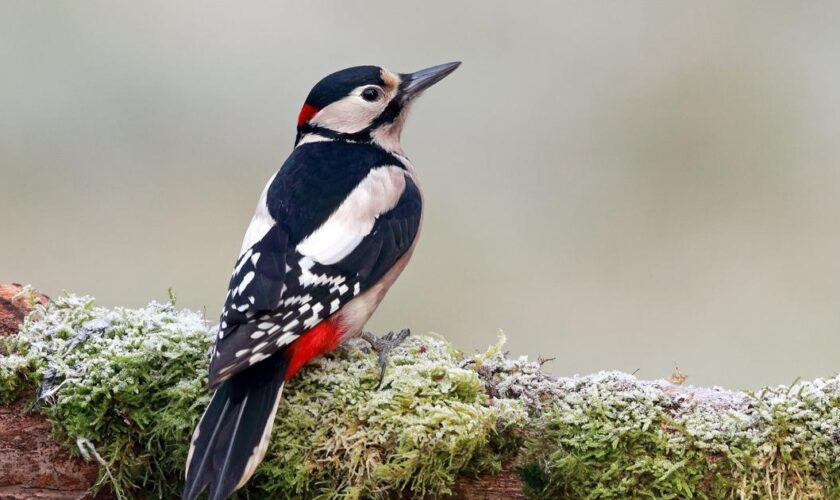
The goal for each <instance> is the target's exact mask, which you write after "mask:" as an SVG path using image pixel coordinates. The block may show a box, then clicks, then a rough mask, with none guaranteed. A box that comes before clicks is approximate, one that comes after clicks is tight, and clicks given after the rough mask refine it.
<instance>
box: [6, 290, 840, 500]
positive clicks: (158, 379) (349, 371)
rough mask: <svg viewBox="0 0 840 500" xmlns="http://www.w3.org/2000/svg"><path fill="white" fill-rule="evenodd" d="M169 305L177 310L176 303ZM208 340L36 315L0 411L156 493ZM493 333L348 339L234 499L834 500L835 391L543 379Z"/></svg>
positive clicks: (292, 388)
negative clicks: (384, 366)
mask: <svg viewBox="0 0 840 500" xmlns="http://www.w3.org/2000/svg"><path fill="white" fill-rule="evenodd" d="M173 301H174V300H173ZM212 342H213V331H212V328H208V327H207V325H206V324H205V322H204V320H203V318H202V317H201V315H199V314H198V313H195V312H190V311H179V310H177V309H175V307H174V305H173V304H172V303H170V304H158V303H152V304H150V305H149V306H147V307H145V308H141V309H124V308H116V309H113V310H109V309H105V308H100V307H96V306H95V305H94V302H93V299H91V298H89V297H79V296H73V295H68V296H63V297H59V298H58V299H56V300H54V301H52V302H50V303H49V304H47V305H35V309H34V311H33V313H32V314H31V315H30V316H29V317H28V318H27V319H26V321H25V323H24V325H23V327H22V328H21V331H20V334H19V335H18V336H17V337H15V338H14V339H13V340H6V341H4V351H5V353H6V354H4V355H0V398H3V401H5V402H8V401H11V400H12V399H14V398H16V397H19V396H20V395H21V394H29V393H28V392H24V391H23V389H25V388H26V387H31V388H34V387H35V386H36V385H39V384H40V385H42V387H43V389H44V390H43V391H42V394H41V397H42V398H41V399H42V405H41V407H40V410H39V411H41V412H43V414H44V415H46V417H47V418H48V419H49V420H50V422H51V423H52V425H53V429H54V431H55V434H56V436H57V437H58V439H60V440H61V441H62V442H63V443H65V444H66V445H67V446H68V447H69V448H71V449H75V450H76V451H77V452H78V453H82V454H84V455H85V456H87V457H90V458H91V459H95V460H97V461H99V463H100V464H101V467H100V481H99V485H100V486H101V485H108V487H109V488H111V489H112V490H113V491H114V492H115V493H116V494H117V495H118V496H121V497H134V496H138V495H139V494H140V492H143V493H146V494H152V495H153V496H158V497H163V498H170V497H174V496H177V494H178V493H179V490H180V487H181V481H182V476H181V471H182V468H183V463H184V460H185V457H186V449H187V445H188V442H189V437H190V434H191V432H192V429H193V426H194V425H195V423H196V421H197V419H198V418H199V416H200V414H201V412H202V410H203V408H204V406H205V405H206V403H207V401H208V399H209V398H208V392H207V389H206V371H207V361H208V352H209V349H210V347H211V345H212ZM503 343H504V339H503V337H502V338H500V340H499V342H498V343H497V344H496V345H494V346H492V347H491V348H490V349H489V350H488V351H487V352H486V353H481V354H476V355H473V356H464V355H463V354H461V353H460V352H458V351H456V350H455V349H453V348H452V347H451V345H450V344H448V343H447V342H446V341H445V340H443V339H442V338H440V337H436V336H419V337H411V338H409V339H408V340H407V341H406V342H405V343H404V344H402V345H401V346H399V347H398V348H396V349H395V350H394V351H393V352H392V354H391V361H390V365H389V367H388V370H387V373H386V377H385V382H384V384H383V387H382V388H381V389H376V385H377V382H378V364H377V358H376V355H375V354H374V353H372V352H370V351H369V350H368V348H367V346H366V344H365V343H362V342H351V343H349V344H348V345H346V346H344V347H342V348H340V349H339V350H337V351H336V352H334V353H333V354H331V355H328V356H325V357H323V358H320V359H317V360H315V361H313V362H311V363H310V364H309V365H307V366H306V367H305V368H304V369H303V370H302V371H301V372H300V373H299V374H298V375H297V376H296V377H295V378H294V379H292V381H291V382H290V383H289V384H288V385H287V387H286V389H285V392H284V395H283V396H284V397H283V400H282V402H281V404H280V408H279V410H278V413H277V420H276V425H275V429H274V433H273V435H272V440H271V446H270V449H269V451H268V454H267V455H266V459H265V462H264V463H263V464H262V465H261V466H260V467H259V468H258V469H257V472H256V474H255V475H254V477H253V479H252V480H251V481H250V482H249V483H248V485H247V486H246V487H245V489H244V490H243V491H241V492H240V493H239V496H240V497H244V498H277V497H280V498H371V497H373V498H378V497H388V496H393V495H394V494H395V493H396V494H398V493H399V492H402V493H403V494H409V495H411V496H421V495H439V494H446V493H448V492H450V491H451V487H452V486H453V484H454V482H455V481H456V479H457V478H458V477H459V476H461V475H465V474H467V475H474V474H478V473H481V472H494V471H497V470H499V469H500V467H501V465H502V463H503V462H506V461H509V460H515V461H516V463H517V464H518V468H519V470H520V473H521V475H522V477H523V479H524V480H525V483H526V485H527V492H528V494H529V496H531V497H535V498H642V497H648V498H650V497H654V498H659V497H662V498H675V497H676V498H685V497H698V498H767V497H774V498H778V497H782V496H783V497H785V498H819V497H826V498H831V497H837V496H840V379H838V378H833V379H826V380H816V381H813V382H800V383H796V384H793V385H791V386H788V387H776V388H769V389H764V390H762V391H759V392H757V393H755V394H746V393H739V392H731V391H724V390H716V389H699V388H687V387H677V386H674V385H672V384H670V383H668V382H665V381H654V382H644V381H639V380H636V379H635V378H634V377H633V376H631V375H626V374H623V373H618V372H602V373H597V374H594V375H589V376H584V377H572V378H556V377H552V376H550V375H548V374H546V373H545V372H543V371H542V370H541V365H542V363H541V362H540V361H530V360H528V359H527V358H525V357H518V358H510V357H509V356H507V355H506V354H505V353H503V351H502V346H503Z"/></svg>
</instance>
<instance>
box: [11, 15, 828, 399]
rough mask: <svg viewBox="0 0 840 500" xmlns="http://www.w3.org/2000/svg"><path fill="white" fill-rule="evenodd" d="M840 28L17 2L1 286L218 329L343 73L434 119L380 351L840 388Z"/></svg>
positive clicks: (811, 23) (822, 22)
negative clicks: (350, 70) (255, 228)
mask: <svg viewBox="0 0 840 500" xmlns="http://www.w3.org/2000/svg"><path fill="white" fill-rule="evenodd" d="M838 16H840V8H838V4H836V3H835V4H831V3H819V2H809V3H807V4H806V3H789V4H774V3H770V2H755V3H751V4H749V3H735V2H704V3H703V5H700V4H697V3H687V2H685V3H684V2H670V1H668V2H648V3H636V2H527V3H522V2H505V1H493V2H489V1H487V2H474V3H456V2H443V1H439V2H429V1H424V2H410V3H408V2H384V1H383V2H366V1H356V2H335V3H333V2H295V3H292V2H283V3H281V2H275V3H267V2H252V3H241V2H237V3H231V2H214V3H210V2H200V3H199V2H190V3H178V2H168V1H167V2H142V3H131V4H129V3H123V4H117V3H113V2H64V3H59V2H28V1H19V2H18V1H15V2H12V1H6V2H3V3H2V4H0V71H2V78H0V235H2V238H3V239H2V245H0V281H4V282H8V281H20V282H25V283H32V284H33V285H35V286H37V287H38V288H40V289H42V290H44V291H46V292H48V293H53V294H55V293H59V292H60V291H61V290H64V289H66V290H70V291H74V292H79V293H89V294H92V295H95V296H96V297H97V298H98V299H99V301H100V303H102V304H105V305H126V306H139V305H142V304H144V303H146V302H147V301H149V300H151V299H153V298H157V299H160V300H163V299H165V298H166V289H167V287H173V288H174V289H175V290H176V292H177V293H178V297H179V301H180V304H181V305H183V306H186V307H190V308H194V309H201V308H205V307H206V309H207V315H208V319H212V320H215V319H216V316H217V313H218V311H219V310H220V308H221V303H222V298H223V295H224V292H225V287H226V285H227V280H228V277H229V273H230V270H231V268H232V265H233V262H234V259H235V258H236V255H237V253H238V250H239V246H240V242H241V238H242V235H243V233H244V231H245V228H246V226H247V224H248V221H249V219H250V217H251V214H252V212H253V209H254V206H255V203H256V200H257V197H258V195H259V192H260V190H261V189H262V187H263V185H264V183H265V182H266V180H267V179H268V177H269V176H270V175H271V174H272V173H273V172H274V171H275V170H276V169H277V168H278V167H279V166H280V165H281V164H282V162H283V160H284V159H285V157H286V155H287V154H288V153H289V151H290V148H291V145H292V141H293V137H294V126H295V120H296V117H297V113H298V110H299V108H300V106H301V104H302V102H303V100H304V98H305V96H306V94H307V93H308V91H309V89H310V87H311V86H312V85H313V84H314V83H315V82H316V81H317V80H319V79H320V78H321V77H323V76H324V75H326V74H327V73H330V72H332V71H334V70H338V69H341V68H344V67H347V66H352V65H357V64H378V65H383V66H386V67H389V68H391V69H394V70H396V71H411V70H416V69H419V68H422V67H425V66H430V65H433V64H437V63H442V62H447V61H450V60H455V59H459V60H463V61H464V64H463V66H462V67H461V68H460V69H459V70H458V71H457V72H456V73H455V74H454V75H452V76H451V77H450V78H448V79H446V80H445V81H444V82H442V83H441V84H440V85H439V86H436V87H435V88H434V89H432V90H430V91H429V92H428V93H427V94H426V95H425V96H424V97H423V98H422V99H421V100H420V102H419V103H418V104H417V105H416V106H415V108H414V113H413V116H412V117H411V119H410V120H409V123H408V125H407V127H406V129H405V131H404V134H403V138H404V140H403V144H404V146H405V149H406V151H407V152H408V154H409V156H410V157H411V158H412V159H413V161H414V162H415V164H416V165H417V168H418V170H419V172H420V174H421V176H422V180H423V183H424V187H425V190H426V193H427V217H426V221H425V226H424V232H423V235H422V241H421V244H420V247H419V249H418V252H417V254H416V255H415V258H414V261H413V262H412V264H411V265H410V266H409V267H408V269H407V271H406V273H405V274H404V276H403V278H402V279H401V280H400V281H399V282H398V284H397V286H396V287H395V288H394V289H393V291H392V293H391V294H390V296H389V297H388V299H386V301H385V302H384V304H383V306H382V307H381V308H380V311H379V312H378V313H377V315H376V316H375V317H374V319H373V320H372V322H371V324H370V326H371V327H372V329H374V330H376V331H379V332H382V331H385V330H387V329H392V328H400V327H405V326H410V327H412V328H413V329H414V331H415V332H425V331H436V332H439V333H441V334H443V335H445V336H446V337H447V338H449V339H450V340H452V341H453V342H454V343H455V344H456V345H458V346H460V347H461V348H463V349H464V350H467V351H471V350H474V349H483V348H485V347H486V346H487V345H488V344H490V343H492V342H494V341H495V338H496V331H497V330H498V329H500V328H501V329H503V330H505V332H506V333H507V335H508V338H509V343H508V348H509V349H510V351H511V352H512V353H514V354H528V355H531V356H537V355H542V356H544V357H556V358H557V359H556V361H554V362H553V363H552V364H551V365H549V366H550V367H551V369H552V370H553V371H554V372H556V373H559V374H572V373H576V372H581V373H585V372H592V371H595V370H600V369H621V370H625V371H633V370H636V369H639V372H638V376H639V377H642V378H657V377H665V376H668V374H670V373H671V372H672V371H673V370H674V365H675V363H676V364H677V365H678V366H679V369H680V370H681V371H682V372H685V373H686V374H688V375H689V379H688V382H689V383H694V384H719V385H725V386H730V387H736V388H751V387H756V386H758V385H761V384H765V383H787V382H791V381H792V380H793V379H794V378H795V377H796V376H803V377H815V376H829V375H832V374H834V373H836V372H837V370H838V368H840V227H838V224H840V141H838V138H839V137H840V65H838V47H840V30H838V29H837V24H836V21H837V19H838Z"/></svg>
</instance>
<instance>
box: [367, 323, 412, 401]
mask: <svg viewBox="0 0 840 500" xmlns="http://www.w3.org/2000/svg"><path fill="white" fill-rule="evenodd" d="M409 335H411V331H410V330H409V329H408V328H404V329H402V330H400V331H399V332H388V333H386V334H385V335H383V336H381V337H377V336H376V335H374V334H372V333H370V332H362V338H363V339H364V340H365V341H367V343H369V344H370V347H371V349H373V350H374V351H376V354H377V355H378V356H379V383H378V384H377V385H376V389H377V390H378V389H380V388H381V387H382V382H383V380H385V368H387V367H388V354H389V353H390V352H391V349H393V348H395V347H397V346H398V345H400V344H402V343H403V341H404V340H405V339H407V338H408V336H409Z"/></svg>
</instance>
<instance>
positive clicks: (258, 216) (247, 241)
mask: <svg viewBox="0 0 840 500" xmlns="http://www.w3.org/2000/svg"><path fill="white" fill-rule="evenodd" d="M275 177H277V173H276V172H275V173H274V175H272V176H271V179H269V180H268V183H267V184H266V185H265V187H264V188H263V191H262V194H261V195H260V201H258V202H257V210H256V211H255V212H254V217H252V218H251V224H250V225H249V226H248V230H247V231H246V232H245V238H243V240H242V249H241V250H240V251H239V256H240V257H241V256H242V254H244V253H245V252H247V251H248V249H249V248H251V247H252V246H254V244H255V243H256V242H258V241H260V239H262V237H263V236H265V233H267V232H268V230H269V229H271V228H272V227H273V226H274V224H275V223H276V222H275V220H274V218H272V217H271V214H269V213H268V206H267V205H266V199H267V198H268V187H269V186H271V183H272V182H273V181H274V178H275Z"/></svg>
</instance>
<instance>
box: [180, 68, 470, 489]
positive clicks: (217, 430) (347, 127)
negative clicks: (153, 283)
mask: <svg viewBox="0 0 840 500" xmlns="http://www.w3.org/2000/svg"><path fill="white" fill-rule="evenodd" d="M459 65H460V63H458V62H454V63H449V64H442V65H439V66H434V67H431V68H428V69H424V70H421V71H417V72H415V73H409V74H397V73H392V72H391V71H388V70H387V69H384V68H380V67H376V66H358V67H353V68H348V69H344V70H342V71H338V72H336V73H333V74H331V75H329V76H327V77H326V78H324V79H323V80H321V81H320V82H318V84H316V85H315V87H313V88H312V91H311V92H310V93H309V96H308V97H307V98H306V102H305V103H304V105H303V108H302V109H301V111H300V115H299V117H298V124H297V137H296V139H295V148H294V150H293V151H292V153H291V155H290V156H289V158H288V159H287V160H286V162H285V163H284V164H283V166H282V168H281V169H280V170H279V171H278V172H277V173H276V174H274V176H273V177H272V178H271V179H269V181H268V184H267V185H266V187H265V189H264V190H263V192H262V195H261V197H260V200H259V202H258V203H257V209H256V213H255V214H254V217H253V219H252V220H251V224H250V226H249V227H248V230H247V232H246V233H245V238H244V241H243V243H242V249H241V251H240V255H239V258H238V259H237V261H236V265H235V267H234V270H233V275H232V277H231V279H230V285H229V288H228V293H227V296H226V298H225V305H224V309H223V312H222V316H221V320H220V324H219V334H218V338H217V339H216V346H215V349H214V351H213V353H212V358H211V362H210V375H209V385H210V387H211V388H213V389H215V393H214V394H213V397H212V399H211V401H210V404H209V405H208V407H207V409H206V410H205V412H204V416H202V418H201V421H200V422H199V424H198V426H197V427H196V429H195V432H194V434H193V438H192V442H191V445H190V450H189V455H188V457H187V465H186V485H185V487H184V492H183V498H184V499H189V500H192V499H194V498H196V497H197V496H198V495H199V494H200V493H201V492H202V491H204V489H205V488H207V487H208V486H209V487H210V496H209V498H210V499H211V500H219V499H224V498H227V497H228V496H229V495H230V494H231V493H233V492H234V491H236V490H237V489H239V488H241V487H242V486H243V485H244V484H245V483H246V482H247V481H248V479H249V478H250V477H251V475H252V474H253V473H254V470H255V469H256V467H257V465H258V464H259V463H260V462H261V461H262V459H263V457H264V455H265V452H266V449H267V447H268V440H269V437H270V435H271V429H272V426H273V423H274V418H275V413H276V412H277V405H278V403H279V401H280V396H281V393H282V390H283V384H284V383H285V382H286V381H287V380H289V379H290V378H291V377H292V376H293V375H294V374H295V373H296V372H297V371H298V370H300V368H301V367H302V366H303V365H304V364H305V363H306V362H307V361H309V360H310V359H312V358H313V357H315V356H319V355H321V354H324V353H326V352H329V351H331V350H332V349H334V348H335V347H337V346H338V345H339V344H340V343H341V342H342V341H343V340H345V339H347V338H350V337H353V336H358V335H360V334H362V328H363V326H364V324H365V323H366V322H367V320H368V319H369V318H370V316H371V314H373V312H374V310H376V308H377V306H378V305H379V303H380V302H381V301H382V298H383V297H384V296H385V293H386V292H387V291H388V289H389V288H390V287H391V285H392V284H393V283H394V281H395V280H396V279H397V277H398V276H399V275H400V273H401V272H402V270H403V269H404V268H405V266H406V264H408V260H409V259H410V258H411V254H412V253H413V251H414V248H415V246H416V244H417V236H418V232H419V231H420V222H421V219H422V205H423V196H422V194H421V191H420V186H419V184H418V181H417V176H416V173H415V171H414V167H413V165H412V164H411V162H410V161H409V160H408V158H406V156H405V154H404V153H403V150H402V147H401V146H400V131H401V130H402V126H403V123H404V122H405V119H406V115H407V113H408V110H409V107H410V105H411V103H412V101H413V99H414V98H415V97H417V96H418V95H419V94H420V93H421V92H422V91H423V90H425V89H427V88H428V87H430V86H431V85H433V84H435V83H437V82H438V81H440V80H441V79H443V78H444V77H445V76H447V75H449V74H450V73H452V72H453V71H455V69H456V68H457V67H458V66H459ZM383 369H384V365H383Z"/></svg>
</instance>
